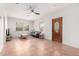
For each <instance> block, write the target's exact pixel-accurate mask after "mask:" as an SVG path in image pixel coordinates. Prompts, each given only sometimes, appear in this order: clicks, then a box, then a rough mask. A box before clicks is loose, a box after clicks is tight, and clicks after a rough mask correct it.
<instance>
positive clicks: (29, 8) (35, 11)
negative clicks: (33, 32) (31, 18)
mask: <svg viewBox="0 0 79 59" xmlns="http://www.w3.org/2000/svg"><path fill="white" fill-rule="evenodd" d="M16 4H17V5H20V3H16ZM26 8H27V7H26ZM35 9H36V8H34V7H33V6H28V9H27V11H30V13H34V14H36V15H40V13H39V12H38V11H37V10H35ZM30 13H29V14H30Z"/></svg>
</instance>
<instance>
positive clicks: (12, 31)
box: [7, 17, 33, 37]
mask: <svg viewBox="0 0 79 59" xmlns="http://www.w3.org/2000/svg"><path fill="white" fill-rule="evenodd" d="M7 20H8V28H9V29H10V34H11V35H12V36H13V37H18V36H19V35H21V34H29V33H30V32H31V31H32V29H33V21H28V20H24V19H18V18H13V17H8V18H7ZM16 22H23V23H26V24H28V25H29V31H16Z"/></svg>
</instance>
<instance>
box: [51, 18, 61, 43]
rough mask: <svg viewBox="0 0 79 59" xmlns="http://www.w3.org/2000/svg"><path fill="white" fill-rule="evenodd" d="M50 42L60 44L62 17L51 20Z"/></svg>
mask: <svg viewBox="0 0 79 59" xmlns="http://www.w3.org/2000/svg"><path fill="white" fill-rule="evenodd" d="M52 40H53V41H56V42H60V43H62V17H58V18H54V19H52Z"/></svg>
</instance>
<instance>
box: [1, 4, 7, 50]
mask: <svg viewBox="0 0 79 59" xmlns="http://www.w3.org/2000/svg"><path fill="white" fill-rule="evenodd" d="M5 16H6V15H5V10H4V5H3V4H0V51H1V50H2V48H3V46H4V43H5V41H6V40H5V22H4V21H5Z"/></svg>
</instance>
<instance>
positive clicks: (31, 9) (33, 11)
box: [28, 6, 40, 15]
mask: <svg viewBox="0 0 79 59" xmlns="http://www.w3.org/2000/svg"><path fill="white" fill-rule="evenodd" d="M28 10H30V12H31V13H34V14H36V15H40V13H39V12H38V11H36V10H35V8H33V7H32V6H29V9H28Z"/></svg>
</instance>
